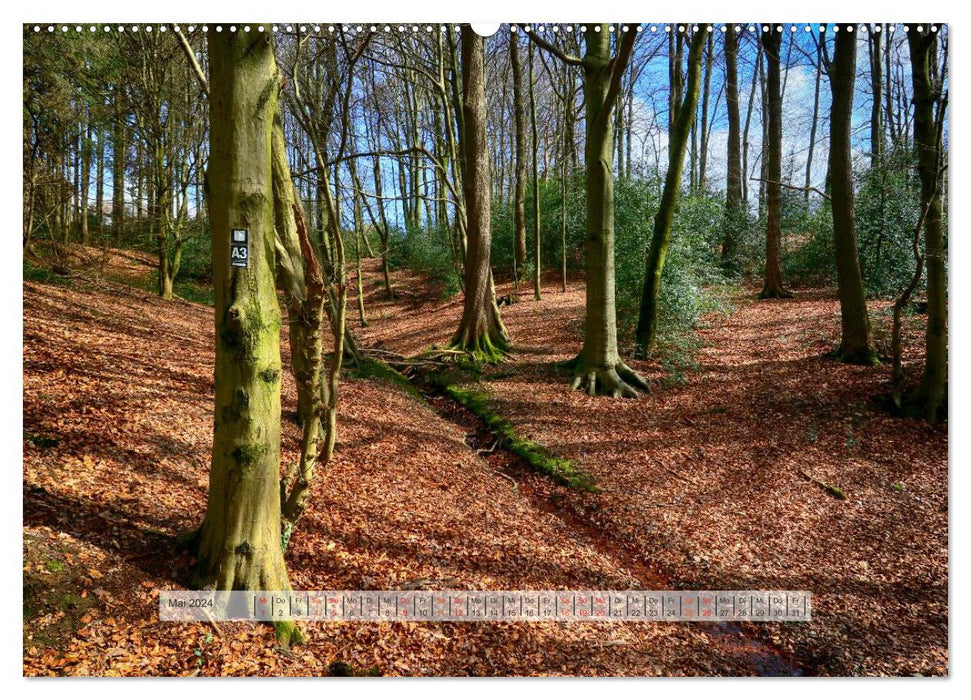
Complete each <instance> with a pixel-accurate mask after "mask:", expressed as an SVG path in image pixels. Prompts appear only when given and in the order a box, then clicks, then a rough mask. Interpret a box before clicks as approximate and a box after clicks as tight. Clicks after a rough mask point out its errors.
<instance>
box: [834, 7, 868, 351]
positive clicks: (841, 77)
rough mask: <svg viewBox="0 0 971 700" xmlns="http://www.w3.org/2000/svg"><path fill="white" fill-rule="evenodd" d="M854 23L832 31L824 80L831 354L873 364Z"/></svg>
mask: <svg viewBox="0 0 971 700" xmlns="http://www.w3.org/2000/svg"><path fill="white" fill-rule="evenodd" d="M848 28H852V29H855V28H856V25H844V26H843V27H842V28H841V29H842V31H840V32H838V33H837V34H836V45H835V49H834V51H833V61H832V63H831V64H830V71H829V84H830V87H831V89H832V93H833V102H832V110H831V116H830V129H829V172H830V187H831V190H832V205H833V242H834V245H835V250H836V280H837V286H838V287H839V297H840V319H841V322H842V340H841V342H840V346H839V349H838V350H837V356H838V357H839V358H840V359H841V360H843V361H844V362H851V363H854V364H867V365H870V364H873V363H874V362H876V352H875V351H874V349H873V344H872V342H871V340H870V317H869V315H868V314H867V308H866V297H865V295H864V292H863V275H862V273H861V272H860V256H859V252H858V251H857V244H856V210H855V201H854V200H855V197H854V193H853V150H852V149H853V145H852V140H851V139H852V124H851V122H852V119H853V83H854V81H855V80H856V42H857V38H856V33H855V32H853V31H848Z"/></svg>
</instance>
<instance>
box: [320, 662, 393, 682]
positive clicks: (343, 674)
mask: <svg viewBox="0 0 971 700" xmlns="http://www.w3.org/2000/svg"><path fill="white" fill-rule="evenodd" d="M327 671H328V673H330V675H331V676H336V677H340V678H348V677H353V676H357V677H364V678H377V677H379V676H381V671H380V669H379V668H378V667H377V666H369V667H368V668H358V667H356V666H352V665H351V664H349V663H347V662H345V661H332V662H331V664H330V665H329V666H328V667H327Z"/></svg>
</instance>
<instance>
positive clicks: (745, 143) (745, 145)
mask: <svg viewBox="0 0 971 700" xmlns="http://www.w3.org/2000/svg"><path fill="white" fill-rule="evenodd" d="M761 65H762V42H759V48H758V52H757V53H756V55H755V63H754V65H753V67H752V87H751V89H750V90H749V95H748V110H747V111H746V113H745V132H744V133H743V135H742V202H743V203H744V204H745V208H746V210H748V202H749V196H748V182H749V169H748V152H749V146H750V145H751V144H750V143H749V138H748V137H749V133H750V127H751V126H752V112H753V111H754V107H755V90H756V88H757V87H758V84H759V74H760V70H759V69H760V67H761ZM760 205H761V202H760ZM759 215H760V216H761V211H760V212H759Z"/></svg>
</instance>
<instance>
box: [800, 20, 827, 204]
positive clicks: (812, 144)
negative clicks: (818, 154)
mask: <svg viewBox="0 0 971 700" xmlns="http://www.w3.org/2000/svg"><path fill="white" fill-rule="evenodd" d="M818 41H819V43H818V44H817V47H816V85H815V88H814V90H813V119H812V126H810V129H809V150H808V151H807V152H806V184H805V188H806V189H805V193H804V194H805V198H806V206H807V207H808V206H809V193H810V187H812V184H813V155H814V154H815V151H816V132H817V130H818V127H819V86H820V82H821V81H822V75H823V49H822V42H823V41H824V39H823V38H822V37H820V38H819V39H818Z"/></svg>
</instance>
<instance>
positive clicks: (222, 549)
mask: <svg viewBox="0 0 971 700" xmlns="http://www.w3.org/2000/svg"><path fill="white" fill-rule="evenodd" d="M208 43H209V69H210V76H211V81H210V82H211V99H210V114H211V118H210V119H211V120H210V139H211V146H210V149H211V150H210V155H209V172H208V183H209V214H210V221H211V224H212V238H213V240H212V256H213V286H214V288H215V301H216V303H215V319H216V373H215V380H216V403H215V429H214V434H213V449H212V468H211V471H210V480H209V500H208V505H207V509H206V517H205V520H204V522H203V524H202V528H201V532H200V535H199V546H198V552H197V561H198V563H197V569H196V585H198V586H199V587H201V588H210V589H218V590H270V591H273V590H289V588H290V582H289V579H288V576H287V570H286V565H285V563H284V560H283V548H282V546H281V526H280V485H279V469H280V338H279V331H280V322H281V321H280V310H279V306H278V304H277V299H276V291H275V286H274V273H275V269H274V268H275V251H274V246H275V236H274V229H273V225H274V219H273V188H272V179H271V169H272V166H271V151H272V135H273V119H274V115H275V113H276V105H277V98H278V92H279V75H278V73H277V69H276V63H275V61H274V56H273V44H272V39H271V35H270V34H268V33H264V32H254V33H244V32H232V33H231V32H221V33H216V32H210V34H209V37H208ZM233 229H246V230H247V231H248V247H249V259H248V264H247V267H244V268H234V267H231V266H230V259H229V254H230V241H231V237H232V231H233ZM277 630H278V634H279V635H280V636H281V639H282V641H283V642H284V643H289V642H290V641H291V638H292V637H293V636H294V635H296V636H299V632H298V631H297V628H296V627H295V626H294V625H293V624H292V623H289V624H282V625H278V627H277Z"/></svg>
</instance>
